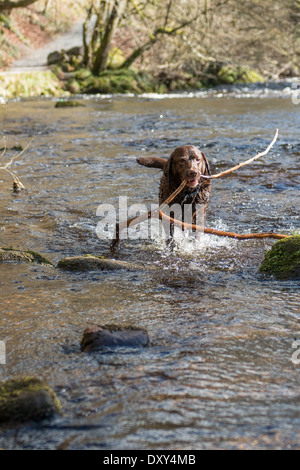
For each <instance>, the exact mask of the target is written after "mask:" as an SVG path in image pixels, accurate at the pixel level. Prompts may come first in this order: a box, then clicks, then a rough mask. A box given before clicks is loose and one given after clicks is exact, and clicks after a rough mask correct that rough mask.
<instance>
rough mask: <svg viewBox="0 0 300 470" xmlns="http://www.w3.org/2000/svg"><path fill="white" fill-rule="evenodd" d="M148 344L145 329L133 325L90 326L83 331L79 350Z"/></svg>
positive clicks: (89, 350) (97, 349)
mask: <svg viewBox="0 0 300 470" xmlns="http://www.w3.org/2000/svg"><path fill="white" fill-rule="evenodd" d="M148 344H149V336H148V333H147V331H146V330H144V329H142V328H135V327H133V326H124V327H121V326H117V325H104V326H92V327H89V328H87V329H86V330H85V331H84V334H83V338H82V340H81V350H82V351H85V352H94V351H101V350H102V349H103V348H107V347H108V348H111V347H122V346H123V347H124V346H126V347H135V348H136V347H145V346H148Z"/></svg>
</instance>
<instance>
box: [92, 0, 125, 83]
mask: <svg viewBox="0 0 300 470" xmlns="http://www.w3.org/2000/svg"><path fill="white" fill-rule="evenodd" d="M125 1H126V0H115V3H114V5H113V8H112V11H111V14H110V16H109V18H108V21H107V23H106V25H105V31H104V34H103V37H102V40H101V44H100V46H99V48H98V50H97V51H96V54H95V59H94V63H93V68H92V72H93V74H94V75H99V74H100V72H102V71H103V70H105V68H106V62H107V57H108V53H109V49H110V44H111V40H112V38H113V36H114V33H115V30H116V28H117V26H118V22H119V19H120V17H121V15H122V13H123V10H124V6H125Z"/></svg>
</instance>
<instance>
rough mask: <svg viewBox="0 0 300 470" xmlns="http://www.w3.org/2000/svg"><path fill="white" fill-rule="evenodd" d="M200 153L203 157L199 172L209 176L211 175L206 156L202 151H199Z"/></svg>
mask: <svg viewBox="0 0 300 470" xmlns="http://www.w3.org/2000/svg"><path fill="white" fill-rule="evenodd" d="M201 155H202V159H203V163H202V169H201V173H202V175H205V176H210V175H211V172H210V165H209V162H208V159H207V156H206V155H205V153H203V152H201Z"/></svg>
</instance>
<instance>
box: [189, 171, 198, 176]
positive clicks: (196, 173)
mask: <svg viewBox="0 0 300 470" xmlns="http://www.w3.org/2000/svg"><path fill="white" fill-rule="evenodd" d="M197 175H198V172H197V171H195V170H189V171H188V176H189V177H193V176H194V177H195V176H197Z"/></svg>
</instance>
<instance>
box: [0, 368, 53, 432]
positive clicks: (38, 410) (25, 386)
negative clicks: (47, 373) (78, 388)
mask: <svg viewBox="0 0 300 470" xmlns="http://www.w3.org/2000/svg"><path fill="white" fill-rule="evenodd" d="M61 412H62V408H61V404H60V402H59V400H58V398H57V396H56V394H55V393H54V391H53V390H52V389H51V388H50V387H49V386H48V385H47V384H46V383H45V382H44V381H42V380H40V379H39V378H36V377H21V378H13V379H9V380H7V381H6V382H2V383H0V423H1V424H5V423H7V424H10V423H18V422H25V421H31V420H34V421H39V420H42V419H45V418H50V417H52V416H53V415H54V414H60V413H61Z"/></svg>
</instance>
